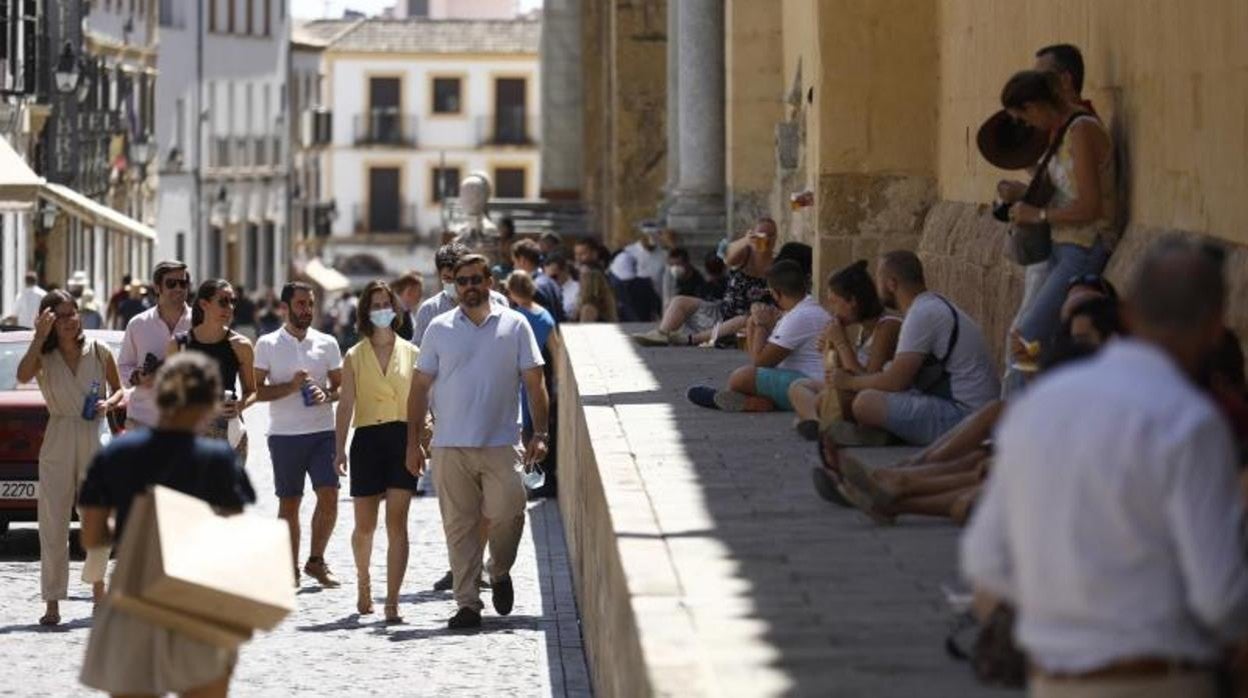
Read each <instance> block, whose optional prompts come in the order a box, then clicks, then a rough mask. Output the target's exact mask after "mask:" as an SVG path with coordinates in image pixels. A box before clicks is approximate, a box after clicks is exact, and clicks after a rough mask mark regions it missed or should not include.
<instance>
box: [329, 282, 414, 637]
mask: <svg viewBox="0 0 1248 698" xmlns="http://www.w3.org/2000/svg"><path fill="white" fill-rule="evenodd" d="M399 307H400V306H399V298H398V296H397V295H395V293H394V291H392V290H391V289H390V286H389V285H387V284H386V283H385V282H384V281H373V282H371V283H369V284H368V285H367V286H365V287H364V290H363V291H362V292H361V293H360V307H359V311H358V312H357V315H356V318H357V321H356V329H357V330H358V331H359V335H360V341H359V342H358V343H356V345H355V346H353V347H351V349H349V350H348V351H347V355H346V356H344V357H343V361H342V389H341V390H340V391H339V398H338V415H337V421H336V422H335V427H336V429H335V445H336V447H337V453H336V455H335V460H334V462H335V464H336V465H337V467H338V474H339V475H346V474H347V467H348V463H349V464H350V468H351V500H352V501H353V502H354V504H355V530H354V531H352V532H351V551H352V552H353V553H354V555H355V571H356V575H357V580H358V585H357V587H356V593H357V597H356V610H357V611H359V612H360V615H366V614H369V613H372V612H373V593H372V587H371V576H370V568H371V562H372V554H373V534H374V533H375V532H376V531H377V514H378V511H379V510H380V508H381V503H382V502H383V501H384V502H385V503H386V520H385V525H386V541H387V544H388V545H387V549H386V606H385V620H386V622H387V623H400V622H402V621H403V618H402V617H401V616H400V615H399V588H400V587H401V586H402V585H403V576H404V574H405V573H406V572H407V555H408V537H407V512H408V508H409V507H410V506H411V503H412V494H413V493H414V492H415V491H416V484H417V479H416V477H417V473H413V472H409V471H408V470H407V468H406V467H405V462H406V457H407V396H408V389H409V388H410V387H411V384H412V371H413V370H415V368H416V357H417V356H418V355H419V350H418V349H417V348H416V345H415V344H412V343H411V342H408V341H407V340H405V339H403V338H402V337H400V336H399V335H398V329H399V324H400V323H399V318H398V315H397V312H396V309H398V308H399ZM352 426H354V427H355V434H354V436H352V437H351V446H350V450H349V451H348V449H347V436H348V431H349V427H352Z"/></svg>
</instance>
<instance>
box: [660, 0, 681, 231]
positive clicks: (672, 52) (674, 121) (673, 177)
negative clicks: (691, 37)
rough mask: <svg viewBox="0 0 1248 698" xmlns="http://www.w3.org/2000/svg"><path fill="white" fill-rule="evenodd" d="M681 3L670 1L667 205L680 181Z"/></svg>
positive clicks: (664, 191) (665, 193)
mask: <svg viewBox="0 0 1248 698" xmlns="http://www.w3.org/2000/svg"><path fill="white" fill-rule="evenodd" d="M679 33H680V3H679V2H668V3H667V182H666V183H665V184H664V185H663V194H664V199H665V201H664V202H663V205H664V208H666V207H668V206H670V205H671V203H672V198H673V197H674V196H675V194H676V185H677V184H678V183H679V182H680V92H679V90H678V89H677V87H678V86H679V85H680V42H679V41H677V40H676V37H677V35H678V34H679Z"/></svg>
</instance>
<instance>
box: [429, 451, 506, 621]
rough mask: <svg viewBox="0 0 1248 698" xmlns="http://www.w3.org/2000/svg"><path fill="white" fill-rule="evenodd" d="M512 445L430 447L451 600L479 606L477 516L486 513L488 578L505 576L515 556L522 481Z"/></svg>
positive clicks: (474, 606) (479, 518) (479, 520)
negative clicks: (451, 579) (450, 577)
mask: <svg viewBox="0 0 1248 698" xmlns="http://www.w3.org/2000/svg"><path fill="white" fill-rule="evenodd" d="M516 458H517V455H516V449H515V448H514V447H512V446H499V447H495V448H449V447H437V448H434V449H433V482H434V486H435V487H436V488H437V490H438V507H439V508H440V509H441V511H442V529H443V531H444V532H445V533H446V548H447V556H448V557H449V558H450V562H451V573H452V574H453V575H454V578H455V603H456V604H457V605H458V606H459V607H460V608H471V609H473V610H476V611H480V610H481V609H482V607H483V604H482V603H481V594H480V592H479V591H478V589H477V580H478V579H480V578H481V558H482V555H483V553H484V551H483V550H482V545H481V520H482V519H483V518H485V519H489V521H490V527H489V536H488V544H489V546H490V569H488V570H486V572H487V573H488V574H489V575H490V578H491V579H497V578H499V577H503V576H506V575H507V574H508V573H509V572H510V571H511V565H512V563H514V562H515V561H516V549H517V548H519V547H520V534H521V533H523V532H524V504H525V494H524V485H523V484H522V483H521V481H520V474H519V473H517V472H516V469H515V464H516Z"/></svg>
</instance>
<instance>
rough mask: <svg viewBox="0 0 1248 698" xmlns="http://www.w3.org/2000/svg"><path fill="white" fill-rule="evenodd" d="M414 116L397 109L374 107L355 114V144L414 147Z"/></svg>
mask: <svg viewBox="0 0 1248 698" xmlns="http://www.w3.org/2000/svg"><path fill="white" fill-rule="evenodd" d="M416 125H417V123H416V117H414V116H412V115H410V114H403V113H401V112H399V111H398V110H397V109H374V110H372V111H370V112H365V113H363V114H357V115H356V116H355V144H356V145H388V146H394V147H400V148H414V147H416Z"/></svg>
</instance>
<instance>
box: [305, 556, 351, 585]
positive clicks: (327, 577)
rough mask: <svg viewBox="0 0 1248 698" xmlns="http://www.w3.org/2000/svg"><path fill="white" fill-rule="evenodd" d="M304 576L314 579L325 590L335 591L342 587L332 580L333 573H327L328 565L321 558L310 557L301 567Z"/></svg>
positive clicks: (335, 580)
mask: <svg viewBox="0 0 1248 698" xmlns="http://www.w3.org/2000/svg"><path fill="white" fill-rule="evenodd" d="M303 572H304V574H306V575H308V576H309V577H311V578H313V579H315V580H316V581H317V582H318V583H320V585H321V586H323V587H325V588H327V589H337V588H338V587H340V586H342V585H341V584H339V582H338V580H337V579H335V578H334V573H333V572H330V571H329V565H328V564H326V563H325V560H324V559H323V558H319V557H310V558H308V562H307V564H305V565H304V566H303Z"/></svg>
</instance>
